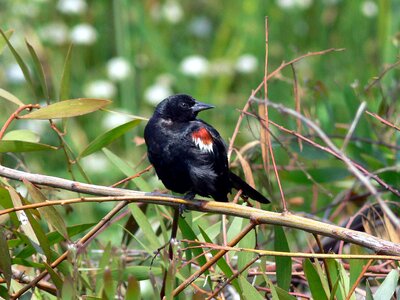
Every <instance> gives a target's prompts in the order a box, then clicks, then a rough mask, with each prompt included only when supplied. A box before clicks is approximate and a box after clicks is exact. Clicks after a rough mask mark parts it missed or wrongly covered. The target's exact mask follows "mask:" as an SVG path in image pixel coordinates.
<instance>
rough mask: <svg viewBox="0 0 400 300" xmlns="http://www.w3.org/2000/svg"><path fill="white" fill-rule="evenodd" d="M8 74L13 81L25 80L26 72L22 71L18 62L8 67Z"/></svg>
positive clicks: (8, 77) (21, 81)
mask: <svg viewBox="0 0 400 300" xmlns="http://www.w3.org/2000/svg"><path fill="white" fill-rule="evenodd" d="M6 76H7V79H8V80H9V81H10V82H11V83H23V82H25V77H24V73H22V70H21V68H20V67H19V65H18V64H17V63H13V64H11V65H9V66H8V67H7V69H6Z"/></svg>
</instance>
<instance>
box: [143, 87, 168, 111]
mask: <svg viewBox="0 0 400 300" xmlns="http://www.w3.org/2000/svg"><path fill="white" fill-rule="evenodd" d="M171 94H172V90H171V88H170V87H169V86H168V85H166V84H162V83H160V82H158V83H156V84H153V85H151V86H149V87H148V88H147V89H146V90H145V91H144V98H145V100H146V101H147V102H148V103H149V104H151V105H154V106H156V105H157V104H158V103H160V102H161V100H163V99H165V98H167V97H168V96H170V95H171Z"/></svg>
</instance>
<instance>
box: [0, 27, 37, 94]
mask: <svg viewBox="0 0 400 300" xmlns="http://www.w3.org/2000/svg"><path fill="white" fill-rule="evenodd" d="M0 34H1V35H2V36H3V38H4V40H5V42H6V43H7V45H8V48H9V49H10V50H11V53H12V54H13V56H14V58H15V60H16V61H17V63H18V65H19V67H20V68H21V70H22V73H23V74H24V77H25V80H26V81H27V82H28V84H29V86H30V88H31V89H32V92H33V95H35V97H36V98H38V97H37V95H36V90H35V85H34V83H33V80H32V77H31V74H30V72H29V69H28V66H27V65H26V64H25V62H24V61H23V60H22V58H21V56H20V55H19V54H18V52H17V51H16V50H15V49H14V47H13V46H12V45H11V43H10V41H9V39H8V38H7V36H6V34H5V33H4V31H3V30H1V29H0Z"/></svg>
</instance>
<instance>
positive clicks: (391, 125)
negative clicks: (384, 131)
mask: <svg viewBox="0 0 400 300" xmlns="http://www.w3.org/2000/svg"><path fill="white" fill-rule="evenodd" d="M366 113H367V114H369V115H370V116H372V117H374V118H376V119H378V120H379V121H380V122H381V123H383V124H385V125H387V126H389V127H392V128H394V129H396V130H398V131H400V127H399V126H396V125H394V124H392V123H390V122H389V121H386V120H385V119H384V118H382V117H380V116H378V115H377V114H375V113H372V112H369V111H366Z"/></svg>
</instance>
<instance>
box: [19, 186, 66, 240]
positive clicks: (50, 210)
mask: <svg viewBox="0 0 400 300" xmlns="http://www.w3.org/2000/svg"><path fill="white" fill-rule="evenodd" d="M22 181H23V182H24V184H25V186H26V187H27V189H28V193H29V195H30V196H31V197H32V200H33V202H35V203H43V202H47V198H46V197H45V196H44V195H43V194H42V192H41V191H39V190H38V189H37V188H36V187H35V186H34V185H33V184H32V183H31V182H29V181H27V180H26V179H23V180H22ZM38 211H39V213H40V214H41V215H42V217H43V219H44V220H46V221H47V222H49V224H50V225H52V226H53V227H54V228H55V229H56V230H57V231H58V232H59V233H60V234H61V235H62V236H63V237H64V238H65V239H66V240H68V238H69V237H68V232H67V227H66V226H65V223H64V220H63V218H62V217H61V215H60V214H59V213H58V211H57V210H56V209H55V207H52V206H46V207H41V208H38Z"/></svg>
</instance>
